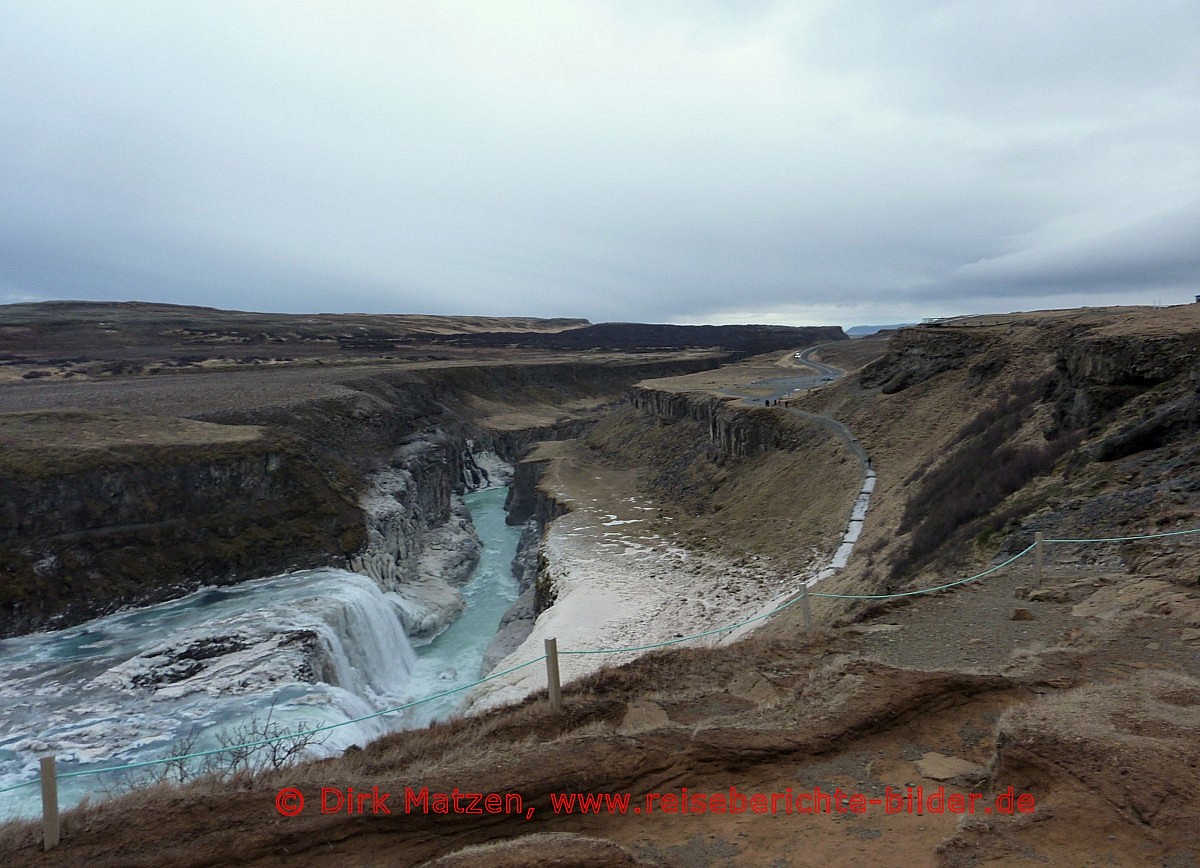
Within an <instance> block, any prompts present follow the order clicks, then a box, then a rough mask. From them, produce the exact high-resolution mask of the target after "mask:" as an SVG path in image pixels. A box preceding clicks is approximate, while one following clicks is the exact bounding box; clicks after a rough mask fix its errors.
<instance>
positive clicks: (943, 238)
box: [0, 0, 1200, 325]
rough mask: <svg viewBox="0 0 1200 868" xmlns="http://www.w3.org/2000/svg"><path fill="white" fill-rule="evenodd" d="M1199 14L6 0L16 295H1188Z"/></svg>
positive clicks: (3, 156) (452, 299) (1, 195)
mask: <svg viewBox="0 0 1200 868" xmlns="http://www.w3.org/2000/svg"><path fill="white" fill-rule="evenodd" d="M1197 44H1200V6H1197V5H1196V4H1195V3H1194V2H1192V0H1187V2H1174V0H1147V2H1143V3H1139V4H1136V5H1135V4H1131V3H1128V2H1124V0H1120V2H1115V0H1092V2H1087V3H1082V2H1081V3H1074V2H1069V3H1053V4H1047V3H1035V2H1023V0H1015V2H1011V3H1002V4H997V3H986V2H971V0H967V2H953V3H952V2H936V0H875V2H863V3H854V4H841V3H833V2H820V0H808V2H777V3H776V2H755V3H751V2H733V0H727V2H723V0H702V2H682V0H675V2H670V0H663V2H657V3H634V2H631V0H607V2H604V0H595V2H587V0H581V2H579V3H559V2H544V3H538V2H535V3H524V4H494V3H484V2H466V0H464V2H454V0H429V2H419V0H404V2H384V0H359V2H355V3H344V2H332V0H330V2H326V0H254V2H244V0H236V2H235V0H227V2H223V0H210V2H206V3H202V4H167V3H159V2H149V0H146V2H133V0H114V2H111V3H104V4H97V3H93V2H72V0H61V2H56V3H53V4H42V3H33V2H28V3H26V2H16V3H10V4H6V7H5V9H4V11H3V12H0V178H3V181H2V182H0V301H16V300H23V299H28V298H98V299H99V298H107V299H129V298H139V299H147V300H160V301H169V302H178V303H196V304H207V305H213V306H219V307H236V308H244V309H245V308H248V309H260V310H286V311H298V310H324V311H333V310H357V311H398V312H410V311H411V312H432V313H462V314H467V313H475V314H498V315H503V314H513V315H518V314H519V315H545V316H563V315H567V316H586V317H589V318H591V319H593V320H595V321H601V320H641V321H673V322H732V321H758V322H797V323H803V322H813V323H818V322H819V323H839V324H846V325H849V324H851V323H855V322H891V321H899V320H904V319H912V318H914V317H920V316H934V315H946V314H953V313H962V312H973V311H987V310H1009V309H1016V308H1031V307H1047V306H1070V305H1084V304H1104V303H1112V302H1123V303H1150V302H1164V303H1171V302H1177V301H1183V300H1189V299H1190V297H1191V295H1192V294H1193V293H1194V292H1196V291H1200V255H1198V251H1200V245H1197V244H1196V239H1197V237H1200V233H1198V232H1197V230H1198V229H1200V152H1198V147H1197V144H1196V143H1197V142H1200V61H1198V60H1197V52H1196V51H1195V46H1196V45H1197Z"/></svg>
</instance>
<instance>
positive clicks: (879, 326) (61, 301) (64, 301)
mask: <svg viewBox="0 0 1200 868" xmlns="http://www.w3.org/2000/svg"><path fill="white" fill-rule="evenodd" d="M1193 303H1195V296H1192V297H1190V298H1189V299H1188V300H1186V301H1181V302H1175V303H1172V304H1158V303H1156V304H1146V303H1142V304H1124V305H1120V304H1098V305H1077V306H1075V307H1066V308H1027V309H1023V310H990V311H976V312H972V313H957V314H950V315H946V316H922V317H919V318H913V319H910V320H906V321H902V322H891V323H864V322H859V323H854V324H853V325H846V324H844V323H840V322H667V321H653V322H652V321H649V320H632V319H612V320H600V321H595V320H591V319H588V318H587V317H582V316H546V315H543V314H533V313H524V314H515V313H513V314H483V313H465V314H464V313H434V312H431V311H427V310H424V311H414V310H405V311H401V310H388V311H364V310H343V311H334V310H305V311H295V310H291V311H289V310H251V309H247V308H233V307H215V306H213V305H207V304H186V303H177V302H167V301H148V300H146V299H133V298H128V299H120V300H117V299H80V298H74V299H71V298H52V299H39V300H36V301H15V302H4V303H0V312H2V311H3V309H4V308H6V307H19V306H28V305H55V304H58V305H96V306H102V305H147V306H157V307H174V308H179V309H181V310H187V309H196V310H210V311H218V312H223V313H244V314H262V315H269V316H363V317H373V316H414V317H423V316H424V317H441V318H446V319H500V320H507V319H511V320H522V319H530V320H541V321H547V322H551V321H555V320H564V321H574V322H579V323H584V324H586V325H605V324H619V323H630V324H637V325H675V326H787V327H792V328H804V327H808V326H816V327H823V326H836V327H838V328H841V329H842V330H843V331H845V332H847V333H849V332H850V331H853V330H858V329H874V330H876V331H885V330H887V329H893V328H904V327H907V326H915V325H920V324H921V323H922V322H924V321H928V320H937V319H957V318H959V317H975V316H1006V315H1010V314H1011V315H1017V314H1030V313H1046V312H1051V311H1066V310H1089V309H1092V310H1094V309H1099V308H1134V307H1151V308H1168V307H1177V306H1183V305H1189V304H1193ZM0 325H3V323H0Z"/></svg>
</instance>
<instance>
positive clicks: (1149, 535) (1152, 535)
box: [1042, 527, 1200, 543]
mask: <svg viewBox="0 0 1200 868" xmlns="http://www.w3.org/2000/svg"><path fill="white" fill-rule="evenodd" d="M1189 533H1200V527H1197V528H1190V529H1188V530H1166V531H1163V532H1162V533H1144V534H1139V535H1138V536H1113V537H1100V538H1099V539H1044V540H1042V542H1045V543H1093V542H1108V543H1112V542H1132V541H1134V540H1139V539H1161V538H1162V537H1165V536H1184V535H1185V534H1189Z"/></svg>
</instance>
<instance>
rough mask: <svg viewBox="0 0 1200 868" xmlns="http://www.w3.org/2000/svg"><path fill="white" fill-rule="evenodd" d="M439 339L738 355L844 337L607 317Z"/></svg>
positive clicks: (805, 329) (831, 331)
mask: <svg viewBox="0 0 1200 868" xmlns="http://www.w3.org/2000/svg"><path fill="white" fill-rule="evenodd" d="M441 340H442V342H447V343H454V344H458V345H466V346H491V347H494V346H519V347H526V348H536V349H556V350H588V349H604V350H626V351H634V352H637V351H650V350H663V349H684V348H689V347H721V348H723V349H727V350H731V351H733V352H737V353H743V354H751V355H752V354H757V353H767V352H771V351H773V350H782V349H789V348H791V347H803V346H807V345H808V344H815V343H821V342H823V341H840V340H846V334H845V332H843V331H842V330H841V329H840V328H839V327H838V326H774V325H719V326H716V325H697V326H691V325H688V326H685V325H666V324H662V323H628V322H607V323H599V324H598V325H587V326H581V327H578V328H573V329H569V330H566V331H560V332H537V333H534V332H524V333H521V334H516V333H512V332H507V333H505V332H500V333H489V332H477V333H475V334H464V335H447V336H446V337H444V338H442V339H441Z"/></svg>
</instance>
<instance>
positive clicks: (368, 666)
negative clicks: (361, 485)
mask: <svg viewBox="0 0 1200 868" xmlns="http://www.w3.org/2000/svg"><path fill="white" fill-rule="evenodd" d="M505 492H506V489H503V488H492V489H485V490H482V491H477V492H472V493H470V494H468V495H466V497H465V500H466V502H467V506H468V507H469V508H470V510H471V514H472V518H473V521H474V523H475V527H476V530H477V531H478V533H479V536H480V538H481V539H482V540H483V543H484V547H483V551H482V554H481V558H480V563H479V566H478V568H477V569H476V570H475V572H474V574H473V576H472V578H471V580H470V582H469V583H468V584H467V585H466V586H464V587H463V589H462V591H463V596H464V597H465V598H466V601H467V608H466V610H465V611H464V613H463V614H462V615H461V616H460V617H459V618H458V619H457V620H456V621H455V622H454V623H453V624H451V625H450V627H448V628H447V629H446V630H445V631H444V632H443V633H442V634H441V635H439V636H438V637H437V638H436V639H435V640H434V641H433V642H431V643H430V644H428V645H426V646H424V647H422V648H420V649H417V650H414V649H413V647H412V646H411V645H410V644H409V641H408V637H407V636H406V635H405V634H404V629H403V627H402V626H401V622H400V618H399V612H400V606H401V604H402V603H403V601H402V600H401V599H400V598H399V597H398V596H397V595H396V594H394V593H387V592H384V591H382V590H380V588H379V586H378V585H377V584H376V583H375V582H374V581H373V580H372V579H370V578H368V577H366V576H362V575H359V574H357V573H349V572H346V571H344V570H335V569H319V570H310V571H306V572H303V573H294V574H289V575H286V576H274V577H270V578H264V579H257V580H253V581H249V582H243V583H241V584H238V585H233V586H229V587H222V588H208V589H204V590H201V591H198V592H196V593H194V594H191V595H189V596H187V597H183V598H181V599H178V600H173V601H171V602H167V603H162V604H159V605H155V606H148V607H145V608H141V609H136V610H130V611H126V612H122V613H119V614H116V615H110V616H108V617H105V618H99V619H96V620H94V621H90V622H88V623H86V624H81V625H79V626H76V627H71V628H69V629H66V630H60V631H56V632H52V633H39V634H32V635H29V636H20V637H16V638H13V639H7V640H3V641H0V819H3V818H7V817H14V816H33V815H36V814H37V813H38V812H39V811H40V810H41V806H40V801H39V789H38V787H37V785H36V784H33V785H30V786H24V787H20V788H18V789H10V790H7V791H5V790H6V788H10V787H14V786H16V785H18V784H21V783H23V782H25V781H30V780H33V779H35V778H36V777H37V769H38V760H39V757H40V756H42V755H45V754H51V753H52V754H53V755H54V756H55V757H57V760H58V770H59V774H60V776H62V775H64V774H68V773H70V772H73V771H79V770H83V769H90V768H102V767H108V766H112V765H118V764H128V763H137V762H143V761H146V760H151V759H157V758H159V757H163V756H167V755H171V754H173V753H179V752H181V746H182V745H183V744H185V743H186V744H187V745H188V749H189V750H190V751H202V750H206V749H212V748H216V747H219V746H220V745H221V739H222V738H224V739H225V740H226V743H230V741H231V736H235V735H238V734H245V733H246V732H248V731H249V730H251V729H255V730H261V729H262V728H263V723H264V722H265V721H266V720H267V719H268V715H269V716H270V721H271V722H272V723H273V724H277V725H279V726H286V727H292V728H309V727H314V726H323V725H326V724H332V723H343V722H345V721H350V720H353V719H356V718H360V717H364V716H367V715H372V714H373V713H374V712H377V711H381V710H383V709H388V708H394V707H396V706H400V705H405V704H408V703H412V702H414V701H415V700H419V699H423V698H425V697H428V696H432V695H434V694H437V693H443V692H445V691H450V690H453V689H454V688H458V687H462V686H464V685H467V684H470V683H471V682H473V681H475V680H477V679H478V678H479V666H480V663H481V660H482V656H483V650H484V648H485V647H486V646H487V644H488V642H489V641H490V640H491V638H492V636H493V635H494V634H495V632H496V629H497V626H498V624H499V622H500V617H501V616H502V615H503V613H504V611H505V610H506V609H507V608H508V607H509V606H510V605H511V604H512V602H513V601H514V600H515V599H516V596H517V589H516V584H515V582H514V580H513V578H512V575H511V570H510V565H511V562H512V558H513V555H514V553H515V551H516V545H517V539H518V537H519V536H520V528H513V527H509V526H507V525H506V524H505V522H504V518H505V516H504V497H505ZM461 697H462V693H455V694H452V695H450V696H445V697H442V698H440V699H437V700H434V701H431V702H424V703H420V704H417V705H415V706H412V707H411V708H409V709H406V710H404V711H399V712H395V713H391V714H387V715H383V716H378V717H371V718H370V719H368V720H364V721H360V722H356V723H350V724H347V725H345V726H339V727H337V728H335V729H331V730H329V731H328V733H326V734H325V735H324V737H323V738H324V741H323V743H321V744H320V745H318V746H316V747H315V748H314V753H315V754H316V755H330V754H334V753H338V752H340V751H342V750H343V749H345V748H346V747H348V746H350V745H352V744H363V743H364V742H366V741H368V740H370V739H371V738H373V737H376V736H378V735H381V734H383V733H385V732H388V731H393V730H396V729H404V728H411V727H415V726H422V725H424V724H426V723H428V722H429V721H431V720H433V719H435V718H438V717H444V716H445V715H447V714H449V713H450V712H452V711H453V710H454V708H455V707H456V706H457V705H458V703H459V702H460V701H461ZM252 720H257V721H258V725H257V726H251V725H250V722H251V721H252ZM240 740H242V739H240V738H233V739H232V741H240ZM138 774H144V772H141V771H132V772H126V773H124V775H125V777H124V778H120V777H119V776H116V775H111V774H105V775H84V776H77V777H65V778H61V777H60V781H59V802H60V805H61V806H62V807H63V808H66V807H69V806H71V805H74V804H76V803H78V802H79V801H80V800H81V799H82V798H83V797H85V796H92V797H93V798H97V797H103V795H104V794H105V793H106V792H110V791H112V790H113V789H114V788H116V787H118V786H120V784H121V783H122V780H127V778H128V776H129V775H138Z"/></svg>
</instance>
